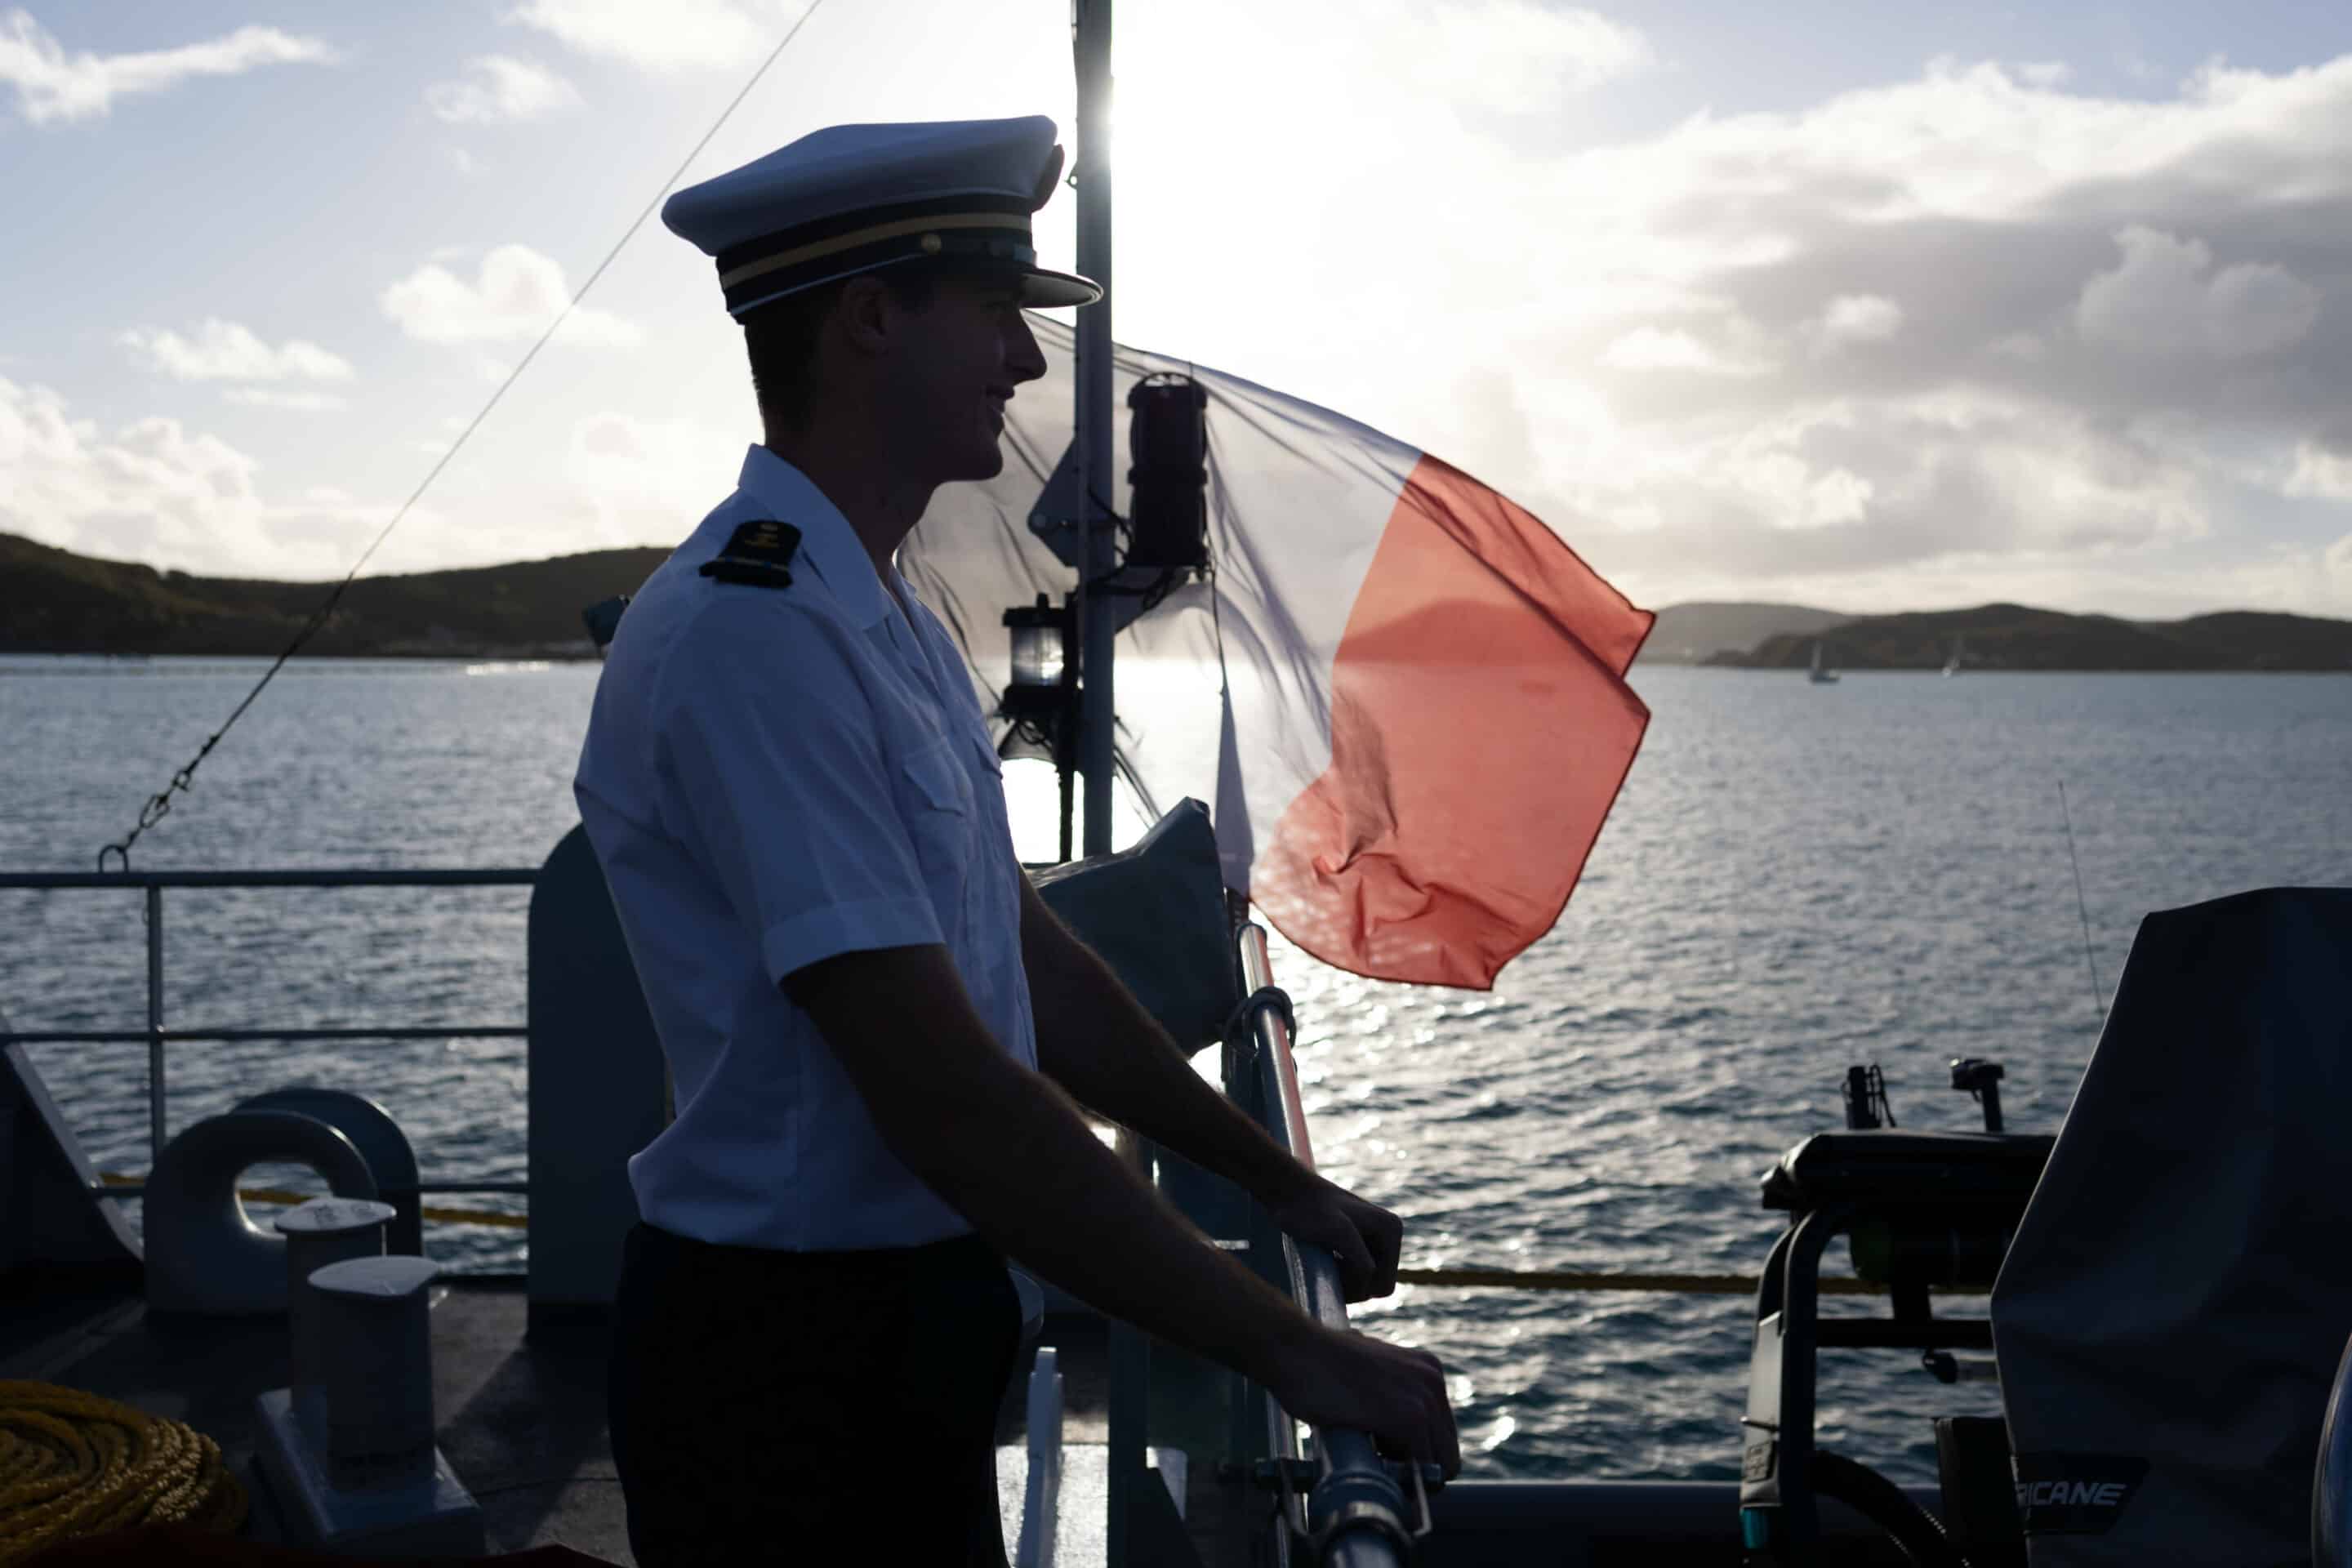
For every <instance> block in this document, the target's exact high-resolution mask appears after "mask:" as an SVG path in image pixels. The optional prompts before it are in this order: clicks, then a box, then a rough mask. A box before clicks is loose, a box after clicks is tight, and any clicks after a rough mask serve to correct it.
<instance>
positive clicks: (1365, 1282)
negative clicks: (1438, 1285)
mask: <svg viewBox="0 0 2352 1568" xmlns="http://www.w3.org/2000/svg"><path fill="white" fill-rule="evenodd" d="M1266 1213H1268V1214H1270V1215H1273V1216H1274V1223H1275V1224H1276V1225H1278V1226H1281V1227H1282V1228H1283V1231H1284V1233H1285V1234H1286V1235H1287V1236H1289V1237H1290V1238H1291V1239H1292V1240H1294V1241H1302V1242H1305V1243H1307V1245H1308V1246H1310V1247H1323V1248H1325V1249H1326V1250H1328V1252H1329V1253H1330V1254H1331V1256H1332V1258H1334V1259H1335V1260H1336V1261H1337V1262H1338V1263H1339V1289H1340V1293H1341V1294H1342V1295H1344V1296H1346V1297H1347V1299H1348V1300H1350V1301H1363V1300H1370V1299H1371V1298H1372V1297H1375V1296H1385V1295H1387V1294H1389V1293H1390V1292H1391V1291H1392V1290H1394V1289H1396V1271H1397V1254H1398V1252H1399V1251H1400V1250H1401V1249H1402V1247H1403V1246H1404V1221H1402V1220H1401V1219H1399V1218H1397V1216H1396V1215H1393V1214H1391V1213H1390V1212H1389V1211H1388V1210H1386V1209H1384V1208H1382V1207H1381V1205H1378V1204H1372V1203H1366V1202H1365V1201H1364V1200H1363V1199H1361V1198H1360V1197H1358V1196H1357V1195H1356V1194H1353V1193H1351V1192H1349V1191H1348V1189H1347V1188H1345V1187H1341V1186H1337V1185H1335V1184H1332V1183H1329V1182H1327V1181H1324V1180H1323V1179H1322V1178H1321V1177H1319V1176H1318V1177H1317V1178H1316V1179H1315V1180H1314V1182H1313V1184H1311V1185H1309V1186H1307V1188H1306V1189H1305V1190H1304V1191H1302V1192H1300V1193H1299V1194H1297V1195H1296V1196H1294V1197H1290V1198H1286V1199H1285V1200H1283V1201H1282V1202H1280V1203H1274V1204H1268V1205H1266Z"/></svg>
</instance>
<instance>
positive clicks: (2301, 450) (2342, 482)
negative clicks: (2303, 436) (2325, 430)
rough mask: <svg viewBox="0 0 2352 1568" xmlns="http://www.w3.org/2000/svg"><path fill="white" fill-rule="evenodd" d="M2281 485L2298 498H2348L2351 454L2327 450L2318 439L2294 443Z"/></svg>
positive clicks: (2351, 480)
mask: <svg viewBox="0 0 2352 1568" xmlns="http://www.w3.org/2000/svg"><path fill="white" fill-rule="evenodd" d="M2281 488H2282V489H2283V491H2284V493H2285V494H2287V495H2290V496H2294V497H2296V498H2298V499H2310V500H2338V501H2352V455H2347V454H2345V453H2341V452H2331V451H2329V450H2328V449H2327V447H2326V446H2325V445H2323V444H2322V443H2320V442H2316V441H2305V442H2303V443H2302V444H2300V445H2299V446H2297V447H2295V451H2294V472H2293V473H2291V474H2289V475H2288V476H2287V480H2286V483H2285V484H2284V486H2283V487H2281ZM2339 548H2341V546H2340V545H2339Z"/></svg>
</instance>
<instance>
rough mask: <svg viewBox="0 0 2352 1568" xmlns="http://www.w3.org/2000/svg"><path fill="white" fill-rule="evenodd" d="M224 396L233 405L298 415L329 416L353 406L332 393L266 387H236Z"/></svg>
mask: <svg viewBox="0 0 2352 1568" xmlns="http://www.w3.org/2000/svg"><path fill="white" fill-rule="evenodd" d="M224 396H226V398H227V399H228V400H229V401H230V402H231V403H245V404H250V405H253V406H254V407H257V408H283V409H287V410H289V411H290V412H293V413H297V414H328V413H332V412H334V411H336V410H338V409H341V408H348V407H350V406H351V405H350V404H349V403H347V402H346V401H344V400H343V399H342V398H340V397H338V396H336V395H334V394H333V393H331V392H277V391H273V390H271V389H270V388H268V387H266V386H236V387H231V388H230V389H229V390H228V391H227V392H226V393H225V394H224Z"/></svg>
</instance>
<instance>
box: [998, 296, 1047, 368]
mask: <svg viewBox="0 0 2352 1568" xmlns="http://www.w3.org/2000/svg"><path fill="white" fill-rule="evenodd" d="M1004 369H1005V372H1006V374H1010V375H1011V376H1012V377H1013V384H1014V385H1016V386H1017V385H1019V384H1021V383H1023V382H1024V381H1034V380H1036V379H1037V378H1038V377H1039V376H1041V375H1043V374H1045V351H1044V350H1043V349H1040V348H1039V347H1038V346H1037V334H1036V333H1034V332H1033V331H1030V330H1029V316H1028V313H1027V312H1026V311H1023V310H1015V311H1014V312H1013V329H1012V331H1009V332H1007V333H1006V334H1005V343H1004Z"/></svg>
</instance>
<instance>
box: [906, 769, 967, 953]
mask: <svg viewBox="0 0 2352 1568" xmlns="http://www.w3.org/2000/svg"><path fill="white" fill-rule="evenodd" d="M898 818H899V820H900V821H901V822H903V823H905V824H906V825H907V836H908V838H909V839H911V840H912V841H913V843H914V846H915V860H916V864H917V866H918V867H919V868H920V869H921V871H922V873H923V883H924V886H925V888H926V889H928V890H929V893H930V897H931V907H932V908H933V909H934V910H936V911H938V914H939V916H940V926H941V927H942V928H943V929H944V928H947V927H949V926H950V925H951V924H953V923H954V922H955V921H957V920H958V919H959V918H960V917H961V915H962V913H963V910H964V898H965V884H966V883H967V882H968V881H969V880H970V879H971V846H972V837H973V833H972V823H973V801H972V790H971V775H969V774H968V773H965V772H964V769H963V764H962V763H961V762H959V761H957V759H956V756H955V753H954V751H953V749H952V748H951V747H950V744H949V743H948V742H940V743H939V744H937V745H932V746H926V747H924V748H923V749H922V750H920V751H919V752H909V753H908V756H907V757H906V759H905V760H904V761H903V762H901V763H899V765H898ZM950 934H952V932H950Z"/></svg>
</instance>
